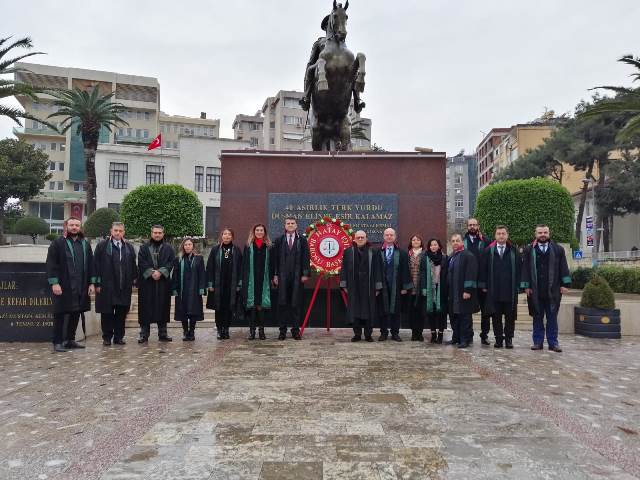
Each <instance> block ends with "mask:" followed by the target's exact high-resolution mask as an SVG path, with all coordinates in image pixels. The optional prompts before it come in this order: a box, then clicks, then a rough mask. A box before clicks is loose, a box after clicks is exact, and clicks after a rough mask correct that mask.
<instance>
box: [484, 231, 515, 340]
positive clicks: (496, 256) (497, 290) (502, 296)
mask: <svg viewBox="0 0 640 480" xmlns="http://www.w3.org/2000/svg"><path fill="white" fill-rule="evenodd" d="M495 238H496V240H495V241H494V242H492V243H491V244H490V245H489V246H488V247H487V248H486V249H485V251H484V253H483V255H482V265H481V266H480V282H479V287H480V288H481V289H482V291H483V292H484V295H485V311H486V312H487V313H488V314H490V315H491V317H492V320H493V333H494V334H495V336H496V343H495V344H494V347H495V348H502V346H503V341H504V345H505V346H506V347H507V348H513V334H514V330H515V324H516V314H517V310H518V290H519V288H520V265H521V261H520V254H519V253H518V250H517V248H515V247H514V246H513V245H512V244H511V242H510V241H509V231H508V230H507V227H505V226H504V225H498V226H497V227H496V231H495ZM503 316H504V324H503V323H502V317H503Z"/></svg>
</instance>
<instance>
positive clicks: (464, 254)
mask: <svg viewBox="0 0 640 480" xmlns="http://www.w3.org/2000/svg"><path fill="white" fill-rule="evenodd" d="M451 249H452V253H451V257H450V258H449V265H448V271H447V291H448V296H449V310H448V311H449V318H450V319H451V328H452V329H453V336H452V338H451V342H448V343H449V344H451V345H456V344H457V345H458V348H467V347H468V346H469V344H470V343H471V340H472V339H473V319H472V315H473V314H474V313H475V312H477V311H478V296H477V293H476V290H477V285H478V281H477V278H478V264H477V262H476V257H475V256H474V255H473V253H471V252H470V251H469V250H465V248H464V242H463V240H462V236H461V235H460V234H459V233H456V234H454V235H452V236H451Z"/></svg>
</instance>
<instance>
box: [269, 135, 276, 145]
mask: <svg viewBox="0 0 640 480" xmlns="http://www.w3.org/2000/svg"><path fill="white" fill-rule="evenodd" d="M269 143H270V144H271V145H275V144H276V139H275V138H274V137H271V138H270V139H269Z"/></svg>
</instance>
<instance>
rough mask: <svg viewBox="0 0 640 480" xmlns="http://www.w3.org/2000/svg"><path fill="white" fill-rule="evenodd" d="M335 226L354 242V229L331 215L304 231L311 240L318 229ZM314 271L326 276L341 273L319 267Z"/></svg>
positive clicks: (325, 216)
mask: <svg viewBox="0 0 640 480" xmlns="http://www.w3.org/2000/svg"><path fill="white" fill-rule="evenodd" d="M330 224H332V225H334V226H335V227H337V228H339V229H340V230H342V231H343V232H344V233H345V234H346V235H347V236H348V237H349V238H351V239H352V240H353V235H354V232H353V229H352V228H351V225H349V224H348V223H345V222H343V221H342V220H340V219H339V218H335V217H331V216H330V215H324V216H323V217H322V218H321V219H320V220H318V221H317V222H314V223H311V224H310V225H309V226H308V227H307V228H306V229H305V231H304V236H305V237H306V238H309V236H311V234H313V233H314V232H315V231H317V230H318V228H320V227H322V226H324V225H330ZM312 268H313V270H314V271H315V272H316V273H323V274H324V275H331V276H333V275H339V274H340V271H339V270H337V269H336V270H324V269H322V268H318V267H312Z"/></svg>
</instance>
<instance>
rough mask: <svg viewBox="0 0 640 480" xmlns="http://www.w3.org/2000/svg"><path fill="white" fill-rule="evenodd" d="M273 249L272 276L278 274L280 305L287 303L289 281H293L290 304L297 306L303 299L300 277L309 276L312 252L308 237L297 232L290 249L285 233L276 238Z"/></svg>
mask: <svg viewBox="0 0 640 480" xmlns="http://www.w3.org/2000/svg"><path fill="white" fill-rule="evenodd" d="M271 251H272V252H273V255H272V256H271V262H272V267H271V268H272V272H273V275H272V276H276V275H277V276H278V287H277V290H278V305H287V290H288V288H289V282H292V283H293V285H292V287H293V292H292V294H291V304H290V306H292V307H297V306H298V305H300V304H301V303H302V300H303V289H304V284H303V283H302V281H301V280H300V278H301V277H308V276H309V268H310V264H309V259H310V254H309V244H308V243H307V239H306V238H304V237H303V236H300V235H298V234H297V233H296V234H295V240H294V242H293V247H292V249H291V250H289V244H288V243H287V235H286V234H284V235H282V236H281V237H279V238H277V239H276V241H275V242H274V243H273V248H272V249H271Z"/></svg>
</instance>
